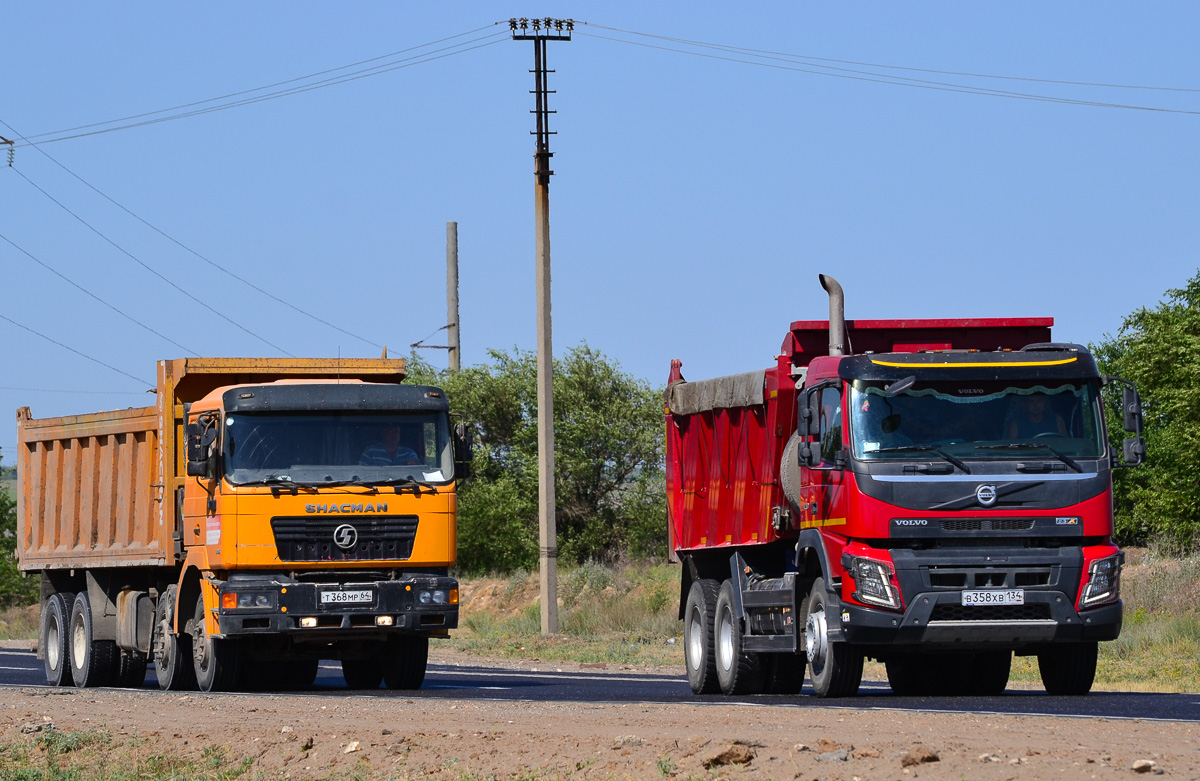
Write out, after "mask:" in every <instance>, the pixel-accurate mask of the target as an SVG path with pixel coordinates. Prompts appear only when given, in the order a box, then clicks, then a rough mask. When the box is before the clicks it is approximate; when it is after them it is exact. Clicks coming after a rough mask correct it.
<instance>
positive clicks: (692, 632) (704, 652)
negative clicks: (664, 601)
mask: <svg viewBox="0 0 1200 781" xmlns="http://www.w3.org/2000/svg"><path fill="white" fill-rule="evenodd" d="M719 588H720V586H719V585H718V584H717V581H715V580H713V579H711V578H702V579H700V580H697V581H695V582H694V583H692V587H691V589H689V590H688V598H687V604H686V606H685V608H684V613H683V658H684V662H685V663H686V667H687V676H688V684H689V685H690V686H691V687H692V692H693V693H695V694H715V693H716V692H718V691H720V688H721V684H720V683H719V682H718V681H717V661H716V658H715V652H714V649H713V619H714V618H715V617H716V614H717V591H718V590H719Z"/></svg>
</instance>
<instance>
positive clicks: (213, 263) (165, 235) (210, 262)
mask: <svg viewBox="0 0 1200 781" xmlns="http://www.w3.org/2000/svg"><path fill="white" fill-rule="evenodd" d="M0 125H4V126H5V127H6V128H8V129H9V131H11V132H12V133H14V134H15V135H17V136H18V137H19V138H22V139H24V140H25V141H29V139H28V138H26V137H25V136H22V135H21V134H20V133H18V132H17V131H16V130H15V129H14V128H13V127H12V125H10V124H8V123H7V122H5V121H4V120H2V119H0ZM29 145H30V146H32V147H33V148H34V149H36V150H37V151H38V152H40V153H41V154H42V155H43V156H45V157H46V159H47V160H49V161H50V162H52V163H54V164H55V165H57V166H58V167H59V168H61V169H62V170H64V171H66V172H67V173H68V174H70V175H71V176H73V177H75V178H76V179H77V180H79V181H80V182H81V183H83V184H84V185H86V186H87V187H88V188H90V189H91V190H92V191H93V192H95V193H96V194H97V195H99V196H100V197H102V198H104V199H105V200H107V201H108V202H109V203H111V204H113V205H114V206H116V207H117V208H118V209H120V210H121V211H123V212H125V213H126V214H128V215H129V216H130V217H133V218H134V219H135V220H137V221H138V222H140V223H142V224H143V225H145V226H146V227H148V228H150V229H151V230H152V231H154V232H155V233H157V234H159V235H160V236H162V237H163V238H165V239H167V240H168V241H170V242H172V243H174V244H175V245H177V246H179V247H180V248H182V249H183V250H185V251H187V252H190V253H191V254H192V255H195V256H196V257H197V258H199V259H200V260H203V261H204V262H205V263H207V264H208V265H210V266H212V267H213V268H215V269H217V270H218V271H222V272H224V273H225V274H228V275H229V276H231V277H233V278H234V279H236V280H237V281H238V282H241V283H242V284H244V285H246V286H247V287H249V288H251V289H252V290H254V291H256V292H258V293H261V294H262V295H264V296H267V297H268V298H270V299H272V300H274V301H277V302H278V303H280V304H283V305H284V306H286V307H289V308H290V309H293V310H295V311H297V312H299V313H300V314H302V315H304V316H306V317H309V318H312V319H313V320H315V321H317V322H318V323H321V324H322V325H325V326H328V327H330V328H332V329H334V330H335V331H340V332H341V333H343V334H345V335H347V336H350V337H353V338H355V339H358V340H359V341H362V342H366V343H367V344H369V345H371V346H372V347H378V348H381V349H382V347H383V345H381V344H376V343H375V342H373V341H371V340H370V339H367V338H366V337H365V336H359V335H358V334H355V333H352V332H350V331H347V330H346V329H345V328H341V327H340V326H336V325H334V324H333V323H331V322H329V321H327V320H324V319H322V318H320V317H318V316H317V315H314V314H313V313H311V312H308V311H306V310H304V309H301V308H300V307H298V306H296V305H295V304H293V303H291V302H289V301H285V300H284V299H282V298H280V297H279V296H277V295H275V294H274V293H271V292H269V291H267V290H264V289H263V288H261V287H259V286H258V285H256V284H254V283H253V282H251V281H249V280H248V279H244V278H243V277H241V276H240V275H238V274H236V273H235V272H233V271H231V270H229V269H228V268H225V267H224V266H222V265H221V264H219V263H217V262H216V261H214V260H210V259H209V258H207V257H205V256H204V255H201V254H200V253H199V252H197V251H196V250H194V249H192V248H191V247H189V246H187V245H186V244H184V243H183V242H181V241H180V240H178V239H176V238H175V237H174V236H171V235H170V234H168V233H166V232H165V231H163V230H161V229H159V228H158V227H156V226H155V225H152V224H151V223H150V222H149V221H148V220H145V219H143V218H142V217H141V216H139V215H137V214H135V213H134V212H133V211H132V210H130V209H128V208H126V207H125V206H124V205H122V204H120V203H118V202H117V201H116V200H114V199H113V198H111V197H110V196H108V195H107V194H106V193H104V192H102V191H101V190H100V189H99V188H97V187H96V186H95V185H93V184H92V183H90V182H88V181H87V180H86V179H84V178H83V177H82V176H80V175H79V174H77V173H75V172H74V171H72V170H71V169H70V168H67V167H66V166H65V165H63V164H62V163H60V162H59V161H58V160H57V159H55V158H54V157H52V156H51V155H50V153H49V152H47V151H46V150H44V149H42V147H41V145H40V144H35V143H30V144H29ZM188 352H191V351H190V350H189V351H188Z"/></svg>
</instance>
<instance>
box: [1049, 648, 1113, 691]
mask: <svg viewBox="0 0 1200 781" xmlns="http://www.w3.org/2000/svg"><path fill="white" fill-rule="evenodd" d="M1099 650H1100V649H1099V645H1098V644H1097V643H1095V642H1091V643H1064V644H1062V645H1053V646H1050V647H1049V648H1046V649H1045V650H1043V651H1041V652H1039V653H1038V655H1037V660H1038V671H1039V672H1041V674H1042V685H1043V686H1045V687H1046V693H1047V694H1055V695H1058V694H1087V693H1088V692H1089V691H1091V690H1092V682H1093V681H1094V680H1095V679H1096V657H1097V655H1098V654H1099Z"/></svg>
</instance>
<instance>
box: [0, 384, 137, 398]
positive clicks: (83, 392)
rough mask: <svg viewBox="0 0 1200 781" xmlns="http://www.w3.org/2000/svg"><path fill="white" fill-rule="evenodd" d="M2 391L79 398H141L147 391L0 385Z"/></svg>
mask: <svg viewBox="0 0 1200 781" xmlns="http://www.w3.org/2000/svg"><path fill="white" fill-rule="evenodd" d="M0 391H20V392H21V393H70V394H74V395H77V396H134V395H137V396H140V395H142V394H144V393H145V391H98V390H67V389H64V388H18V387H15V386H12V385H0Z"/></svg>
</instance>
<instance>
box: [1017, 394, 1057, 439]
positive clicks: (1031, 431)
mask: <svg viewBox="0 0 1200 781" xmlns="http://www.w3.org/2000/svg"><path fill="white" fill-rule="evenodd" d="M1017 403H1018V407H1017V415H1016V417H1014V418H1013V420H1012V422H1011V423H1009V424H1008V438H1009V439H1013V440H1025V439H1033V438H1034V437H1036V436H1038V435H1039V434H1060V435H1062V436H1064V437H1065V436H1066V435H1067V424H1066V423H1064V422H1063V419H1062V416H1061V415H1059V414H1058V413H1057V412H1055V411H1054V410H1052V409H1051V408H1050V399H1048V398H1046V395H1045V394H1043V393H1034V394H1032V395H1030V396H1026V397H1025V398H1023V399H1021V400H1019V401H1018V402H1017Z"/></svg>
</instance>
